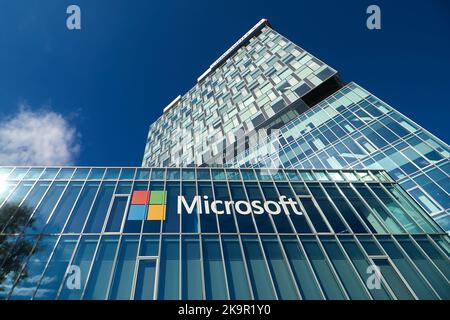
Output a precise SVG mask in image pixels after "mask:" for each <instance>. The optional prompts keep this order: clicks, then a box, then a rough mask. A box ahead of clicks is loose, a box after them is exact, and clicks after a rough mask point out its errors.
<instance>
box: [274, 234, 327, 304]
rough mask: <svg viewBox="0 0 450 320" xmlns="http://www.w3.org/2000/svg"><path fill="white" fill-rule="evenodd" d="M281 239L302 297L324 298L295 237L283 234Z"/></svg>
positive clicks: (307, 298) (311, 298)
mask: <svg viewBox="0 0 450 320" xmlns="http://www.w3.org/2000/svg"><path fill="white" fill-rule="evenodd" d="M282 241H283V247H284V250H285V251H286V255H287V257H288V260H289V264H290V265H291V269H292V272H293V273H294V276H295V280H296V281H297V286H298V288H299V290H300V293H301V295H302V298H303V299H306V300H322V299H324V297H323V295H322V293H321V290H320V288H319V285H318V284H317V282H316V281H315V276H314V273H313V271H312V269H311V268H310V266H309V265H308V259H307V258H306V257H305V255H304V254H303V252H302V251H301V248H300V245H299V243H298V240H297V237H295V236H283V237H282Z"/></svg>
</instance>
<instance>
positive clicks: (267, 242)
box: [262, 236, 300, 300]
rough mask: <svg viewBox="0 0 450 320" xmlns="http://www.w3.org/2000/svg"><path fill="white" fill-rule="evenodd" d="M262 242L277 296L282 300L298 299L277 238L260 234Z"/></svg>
mask: <svg viewBox="0 0 450 320" xmlns="http://www.w3.org/2000/svg"><path fill="white" fill-rule="evenodd" d="M262 244H263V248H264V252H265V253H266V257H267V263H268V265H269V269H270V272H271V274H272V279H273V282H274V285H275V289H276V290H277V295H278V297H279V298H280V299H282V300H297V299H300V296H299V295H298V293H297V290H296V287H295V283H294V279H293V278H292V276H291V271H290V269H289V266H288V264H287V261H286V259H285V258H284V256H283V252H282V249H281V247H280V245H279V243H278V239H277V238H276V237H275V236H262Z"/></svg>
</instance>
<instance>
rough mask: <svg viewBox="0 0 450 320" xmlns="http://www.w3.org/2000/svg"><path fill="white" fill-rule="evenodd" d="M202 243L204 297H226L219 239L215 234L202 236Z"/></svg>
mask: <svg viewBox="0 0 450 320" xmlns="http://www.w3.org/2000/svg"><path fill="white" fill-rule="evenodd" d="M202 244H203V269H204V277H205V290H206V292H205V295H206V299H208V300H209V299H214V300H215V299H219V300H223V299H228V291H227V285H226V280H225V271H224V269H223V262H222V254H221V249H220V242H219V239H218V237H216V236H204V237H203V240H202Z"/></svg>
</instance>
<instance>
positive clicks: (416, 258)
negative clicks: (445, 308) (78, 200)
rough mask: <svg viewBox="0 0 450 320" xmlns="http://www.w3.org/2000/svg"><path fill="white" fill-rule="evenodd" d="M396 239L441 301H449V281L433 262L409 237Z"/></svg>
mask: <svg viewBox="0 0 450 320" xmlns="http://www.w3.org/2000/svg"><path fill="white" fill-rule="evenodd" d="M396 239H397V241H398V243H399V244H400V246H401V247H402V248H403V250H405V252H406V254H408V256H409V257H410V258H411V260H412V261H413V263H414V264H415V265H416V267H417V268H418V269H419V270H420V272H422V274H423V276H424V277H425V278H426V279H427V280H428V282H429V283H430V285H431V286H432V287H433V289H434V290H435V291H436V292H437V294H438V295H439V296H440V297H441V299H444V300H449V299H450V284H449V283H448V281H447V279H446V278H444V277H443V276H442V274H441V273H440V272H439V271H438V270H437V269H436V268H435V267H434V266H433V264H432V263H431V261H430V260H428V258H427V257H425V256H424V255H423V254H422V253H421V252H420V251H419V249H418V248H417V247H416V246H415V244H414V243H413V242H412V240H411V239H410V238H409V237H400V236H399V237H396Z"/></svg>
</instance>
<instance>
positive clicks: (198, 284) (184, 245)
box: [181, 236, 203, 300]
mask: <svg viewBox="0 0 450 320" xmlns="http://www.w3.org/2000/svg"><path fill="white" fill-rule="evenodd" d="M181 273H182V277H181V298H182V299H185V300H187V299H189V300H201V299H202V298H203V293H202V287H203V285H202V269H201V261H200V244H199V239H198V236H184V237H183V238H182V242H181Z"/></svg>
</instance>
